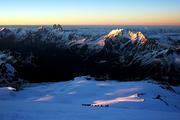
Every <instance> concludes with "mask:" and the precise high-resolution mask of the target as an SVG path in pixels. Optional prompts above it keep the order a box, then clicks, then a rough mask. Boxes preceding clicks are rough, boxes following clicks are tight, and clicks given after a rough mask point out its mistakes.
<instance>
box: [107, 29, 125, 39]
mask: <svg viewBox="0 0 180 120" xmlns="http://www.w3.org/2000/svg"><path fill="white" fill-rule="evenodd" d="M123 31H124V29H115V30H112V31H111V32H110V33H109V34H107V35H105V36H104V38H105V39H113V38H115V37H117V36H119V35H122V34H123Z"/></svg>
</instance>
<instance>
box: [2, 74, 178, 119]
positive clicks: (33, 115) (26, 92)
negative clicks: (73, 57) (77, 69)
mask: <svg viewBox="0 0 180 120" xmlns="http://www.w3.org/2000/svg"><path fill="white" fill-rule="evenodd" d="M88 79H89V78H87V77H76V78H74V80H71V81H67V82H58V83H43V84H42V83H41V84H30V85H28V86H27V87H25V88H24V89H23V90H21V91H18V92H15V91H14V89H13V88H11V87H3V88H0V120H81V119H82V120H101V119H104V120H118V119H122V120H147V119H149V120H152V119H153V120H179V119H180V102H179V101H180V87H171V88H169V87H167V86H165V85H160V84H157V83H155V82H153V81H151V80H146V81H135V82H117V81H112V80H111V81H96V80H94V79H93V78H91V80H88ZM167 88H169V89H167Z"/></svg>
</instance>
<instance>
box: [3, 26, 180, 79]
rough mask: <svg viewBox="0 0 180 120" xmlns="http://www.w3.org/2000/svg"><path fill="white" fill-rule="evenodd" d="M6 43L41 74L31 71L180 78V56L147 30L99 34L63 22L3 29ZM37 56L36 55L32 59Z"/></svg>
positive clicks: (42, 73) (121, 30)
mask: <svg viewBox="0 0 180 120" xmlns="http://www.w3.org/2000/svg"><path fill="white" fill-rule="evenodd" d="M8 36H11V37H8ZM6 41H9V42H6ZM0 48H1V49H12V50H14V51H17V52H20V53H21V55H22V58H23V59H24V61H26V62H24V63H25V65H26V66H27V68H28V72H26V74H25V75H27V76H28V74H30V73H33V72H36V74H35V73H33V74H30V75H29V76H37V75H39V76H43V75H44V76H45V78H47V76H48V74H49V76H50V77H49V78H50V79H52V78H51V77H53V76H57V75H59V74H62V76H63V75H65V76H71V75H74V76H76V75H79V74H90V75H97V74H99V75H100V76H108V77H110V78H115V79H120V78H121V77H122V76H125V77H129V76H133V77H140V76H143V77H148V76H158V77H160V78H162V77H163V78H164V77H166V78H168V79H169V78H172V77H173V78H174V77H175V78H176V79H178V78H179V76H180V74H179V73H180V71H179V67H178V66H179V64H180V62H179V57H180V56H179V55H178V54H177V53H176V51H175V50H174V49H171V48H168V47H163V46H162V45H160V44H159V43H158V42H157V41H156V40H152V39H148V37H146V36H145V35H144V34H143V33H142V32H131V31H125V30H123V29H116V30H112V31H111V32H110V33H109V34H107V35H104V36H93V35H84V34H80V33H78V32H74V31H65V30H64V31H63V30H62V29H61V28H60V26H58V25H54V26H53V27H52V28H51V27H40V28H38V29H37V30H23V29H16V30H11V29H6V28H4V29H2V30H1V31H0ZM29 56H31V57H29ZM32 56H33V57H32ZM29 58H31V60H29ZM32 58H33V59H34V58H35V59H34V60H33V61H32ZM26 59H27V60H26ZM27 61H30V62H27ZM22 68H23V67H18V70H20V73H21V72H24V71H26V70H27V69H25V68H23V69H22ZM29 68H30V69H31V70H30V71H29ZM53 70H54V71H53ZM42 71H43V72H42ZM18 72H19V71H18ZM38 72H39V73H38ZM67 73H68V74H67ZM70 74H71V75H70ZM125 74H127V75H125ZM46 75H47V76H46ZM22 76H24V74H22ZM74 76H72V77H74ZM122 78H123V77H122ZM32 79H34V78H32ZM43 79H44V78H43ZM54 79H55V78H54Z"/></svg>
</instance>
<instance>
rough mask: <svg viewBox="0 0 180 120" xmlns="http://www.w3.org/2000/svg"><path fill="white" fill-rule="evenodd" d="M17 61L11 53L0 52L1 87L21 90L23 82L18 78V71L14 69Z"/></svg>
mask: <svg viewBox="0 0 180 120" xmlns="http://www.w3.org/2000/svg"><path fill="white" fill-rule="evenodd" d="M15 62H16V60H15V59H14V58H13V56H11V55H10V53H8V52H7V53H5V52H0V86H11V87H14V88H15V89H16V90H19V89H21V87H22V82H23V81H22V80H20V79H19V78H18V74H17V71H16V70H15V68H14V67H13V65H12V64H13V63H15Z"/></svg>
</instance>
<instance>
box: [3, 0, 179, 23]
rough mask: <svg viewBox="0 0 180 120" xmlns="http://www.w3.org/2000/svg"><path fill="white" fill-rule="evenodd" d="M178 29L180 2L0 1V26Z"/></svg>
mask: <svg viewBox="0 0 180 120" xmlns="http://www.w3.org/2000/svg"><path fill="white" fill-rule="evenodd" d="M54 23H57V24H58V23H59V24H63V25H180V0H0V24H1V25H8V24H11V25H12V24H14V25H25V24H28V25H32V24H54Z"/></svg>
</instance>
